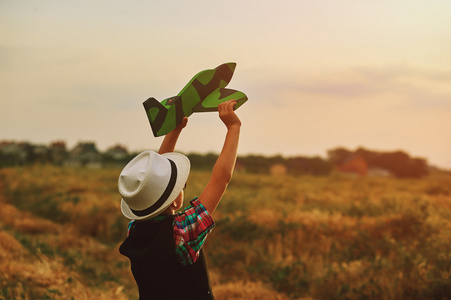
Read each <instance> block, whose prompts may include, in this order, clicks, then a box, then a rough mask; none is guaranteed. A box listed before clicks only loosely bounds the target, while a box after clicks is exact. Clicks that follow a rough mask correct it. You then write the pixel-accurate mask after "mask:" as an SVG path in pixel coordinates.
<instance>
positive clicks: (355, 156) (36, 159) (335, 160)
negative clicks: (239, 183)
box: [0, 141, 429, 178]
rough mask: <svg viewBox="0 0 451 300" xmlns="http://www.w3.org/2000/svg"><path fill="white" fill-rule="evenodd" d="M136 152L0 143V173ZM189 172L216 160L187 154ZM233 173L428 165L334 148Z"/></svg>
mask: <svg viewBox="0 0 451 300" xmlns="http://www.w3.org/2000/svg"><path fill="white" fill-rule="evenodd" d="M135 155H137V152H129V151H128V150H127V149H126V148H125V147H123V146H121V145H115V146H113V147H110V148H109V149H107V150H106V151H105V152H100V151H99V150H98V149H97V147H96V145H95V143H93V142H80V143H78V144H77V145H76V146H75V147H74V148H73V149H68V148H67V146H66V144H65V143H64V142H61V141H57V142H52V143H51V144H50V145H48V146H46V145H33V144H30V143H26V142H22V143H17V142H10V141H0V168H2V167H3V168H4V167H12V166H20V165H30V164H37V163H50V164H56V165H77V166H82V167H83V166H97V167H105V166H117V167H123V166H125V165H126V164H127V163H128V162H129V161H130V160H131V159H132V158H133V157H134V156H135ZM186 155H187V156H188V158H189V159H190V161H191V165H192V167H193V168H194V169H198V170H211V169H212V168H213V166H214V163H215V162H216V159H217V158H218V155H217V154H215V153H208V154H198V153H188V154H186ZM236 169H237V170H238V171H243V172H249V173H258V174H268V173H277V174H291V175H314V176H327V175H329V174H331V173H332V172H334V171H340V172H348V173H355V174H359V175H368V174H370V173H371V170H375V169H377V170H384V172H385V173H384V174H390V175H393V176H395V177H399V178H419V177H422V176H425V175H427V174H428V169H429V168H428V164H427V160H426V159H423V158H414V157H411V156H410V155H409V154H408V153H406V152H404V151H392V152H381V151H372V150H368V149H365V148H358V149H356V150H354V151H353V150H349V149H346V148H342V147H338V148H334V149H330V150H328V151H327V158H322V157H320V156H312V157H307V156H293V157H284V156H282V155H275V156H264V155H255V154H252V155H246V156H239V157H238V159H237V164H236Z"/></svg>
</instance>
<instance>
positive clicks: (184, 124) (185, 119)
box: [175, 117, 188, 131]
mask: <svg viewBox="0 0 451 300" xmlns="http://www.w3.org/2000/svg"><path fill="white" fill-rule="evenodd" d="M186 124H188V117H183V119H182V122H181V123H180V124H179V125H178V126H177V127H176V128H175V130H177V131H182V129H183V128H185V127H186Z"/></svg>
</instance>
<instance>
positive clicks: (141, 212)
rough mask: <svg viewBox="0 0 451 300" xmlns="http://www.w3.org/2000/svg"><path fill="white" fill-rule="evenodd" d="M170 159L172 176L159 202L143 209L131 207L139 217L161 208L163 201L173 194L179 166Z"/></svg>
mask: <svg viewBox="0 0 451 300" xmlns="http://www.w3.org/2000/svg"><path fill="white" fill-rule="evenodd" d="M168 160H169V162H170V163H171V178H170V179H169V183H168V186H167V187H166V189H165V190H164V192H163V194H162V195H161V197H160V198H159V199H158V200H157V202H155V203H154V204H152V205H151V206H150V207H148V208H146V209H143V210H134V209H132V208H131V207H130V210H131V211H132V212H133V213H134V214H135V215H137V216H139V217H142V216H145V215H149V214H151V213H153V212H154V211H156V210H157V209H158V208H160V207H161V206H162V205H163V203H164V202H166V200H167V199H168V198H169V196H170V195H171V193H172V190H173V189H174V186H175V182H176V179H177V167H176V166H175V163H174V162H173V161H172V160H170V159H169V158H168Z"/></svg>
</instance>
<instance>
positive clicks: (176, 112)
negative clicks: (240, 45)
mask: <svg viewBox="0 0 451 300" xmlns="http://www.w3.org/2000/svg"><path fill="white" fill-rule="evenodd" d="M235 67H236V63H226V64H222V65H220V66H218V67H217V68H215V69H210V70H204V71H201V72H199V73H197V74H196V75H195V76H194V77H193V79H191V81H190V82H188V84H187V85H186V86H185V87H184V88H183V90H182V91H181V92H180V93H179V94H178V95H177V96H175V97H171V98H168V99H165V100H163V101H161V103H160V102H159V101H158V100H156V99H155V98H152V97H151V98H149V99H147V100H146V101H144V103H143V105H144V109H145V110H146V113H147V117H148V118H149V122H150V126H151V127H152V131H153V135H154V136H156V137H157V136H162V135H165V134H168V133H169V132H171V131H172V130H174V129H175V128H176V127H177V126H178V125H179V124H180V123H181V121H182V119H183V118H184V117H185V116H186V117H189V116H190V115H192V114H193V113H195V112H208V111H217V110H218V105H219V104H220V103H222V102H225V101H228V100H231V99H235V100H236V101H237V103H236V105H235V109H237V108H238V107H240V106H241V105H242V104H243V103H244V102H246V101H247V97H246V95H245V94H244V93H243V92H240V91H237V90H232V89H226V88H225V87H226V86H227V84H229V82H230V80H231V79H232V76H233V71H235Z"/></svg>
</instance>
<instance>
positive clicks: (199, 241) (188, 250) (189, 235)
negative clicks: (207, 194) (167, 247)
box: [174, 198, 215, 265]
mask: <svg viewBox="0 0 451 300" xmlns="http://www.w3.org/2000/svg"><path fill="white" fill-rule="evenodd" d="M214 227H215V223H214V220H213V218H212V217H211V215H210V214H209V213H208V211H207V209H206V208H205V207H204V206H203V205H202V203H200V201H199V200H198V199H197V198H195V199H194V200H192V201H191V205H190V206H189V207H187V208H186V209H185V210H184V211H183V212H181V213H179V214H177V215H176V216H175V218H174V240H175V253H176V254H177V256H178V258H179V260H180V262H181V263H182V264H183V265H188V264H194V263H195V262H196V261H197V259H198V258H199V252H200V249H201V248H202V245H203V244H204V242H205V239H206V238H207V235H208V234H209V233H210V232H211V231H212V230H213V228H214Z"/></svg>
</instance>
